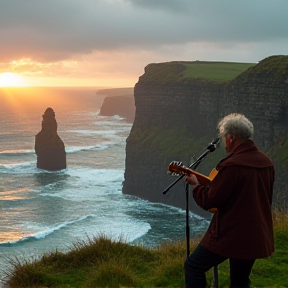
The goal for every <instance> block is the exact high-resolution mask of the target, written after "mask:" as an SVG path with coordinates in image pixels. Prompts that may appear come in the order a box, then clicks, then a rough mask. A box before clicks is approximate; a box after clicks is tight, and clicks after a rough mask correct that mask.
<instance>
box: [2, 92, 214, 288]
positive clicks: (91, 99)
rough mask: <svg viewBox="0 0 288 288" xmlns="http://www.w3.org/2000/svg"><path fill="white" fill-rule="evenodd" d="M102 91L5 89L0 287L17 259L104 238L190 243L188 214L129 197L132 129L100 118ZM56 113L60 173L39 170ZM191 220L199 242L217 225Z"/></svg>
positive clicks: (122, 122) (153, 243) (112, 118)
mask: <svg viewBox="0 0 288 288" xmlns="http://www.w3.org/2000/svg"><path fill="white" fill-rule="evenodd" d="M99 91H102V90H101V89H99V88H97V87H96V88H95V87H88V88H83V87H80V88H34V89H32V88H0V279H1V280H0V287H1V286H2V285H3V283H4V282H3V281H2V280H3V278H4V277H5V271H7V270H9V269H11V266H10V264H9V259H16V258H17V259H18V260H19V261H33V260H35V259H37V258H39V257H41V255H43V254H44V253H49V252H51V251H55V250H56V249H57V250H58V251H64V252H65V251H68V250H69V249H71V248H72V247H73V243H76V242H77V241H79V240H80V241H82V240H84V241H85V240H87V239H88V238H93V237H94V236H97V235H99V234H104V235H107V236H108V237H110V238H111V239H123V240H125V241H126V242H127V243H130V244H131V245H133V244H134V243H141V244H143V245H145V246H147V247H154V246H157V245H159V244H161V243H162V242H163V241H175V240H183V239H185V237H186V236H185V233H186V212H185V210H182V209H179V208H175V207H172V206H167V205H164V204H160V203H152V202H149V201H147V200H143V199H140V198H137V197H134V196H130V195H124V194H122V182H123V180H124V169H125V145H126V138H127V137H128V135H129V132H130V129H131V127H132V124H131V123H128V122H126V121H125V119H123V118H120V117H119V116H117V115H115V116H109V117H104V116H100V115H99V111H100V107H101V104H102V103H103V99H104V98H105V94H103V92H101V93H102V94H101V93H99ZM48 107H51V108H52V109H53V110H54V112H55V114H56V120H57V123H58V130H57V131H58V135H59V136H60V138H61V139H62V140H63V142H64V144H65V150H66V159H67V168H66V169H64V170H61V171H57V172H49V171H45V170H41V169H37V168H36V161H37V156H36V154H35V150H34V144H35V135H36V134H37V133H38V132H39V131H40V130H41V122H42V114H43V113H44V111H45V110H46V108H48ZM174 180H175V178H173V177H171V183H172V182H173V181H174ZM163 188H166V187H163ZM183 191H184V185H183ZM159 193H162V191H159ZM184 193H185V192H184ZM189 221H190V229H191V237H194V236H198V235H200V234H202V233H203V232H204V231H205V230H206V228H207V226H208V225H209V222H208V220H207V219H203V218H201V217H199V216H197V215H194V214H193V213H190V220H189ZM183 256H185V255H183Z"/></svg>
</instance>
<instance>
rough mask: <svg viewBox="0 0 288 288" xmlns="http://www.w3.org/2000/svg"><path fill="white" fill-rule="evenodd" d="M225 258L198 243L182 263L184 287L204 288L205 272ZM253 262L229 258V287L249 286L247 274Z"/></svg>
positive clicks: (244, 287)
mask: <svg viewBox="0 0 288 288" xmlns="http://www.w3.org/2000/svg"><path fill="white" fill-rule="evenodd" d="M227 259H228V258H227V257H223V256H220V255H218V254H215V253H213V252H211V251H209V250H207V249H205V248H204V247H202V246H201V245H198V246H197V247H196V249H195V250H194V252H193V253H192V254H191V255H190V256H189V257H188V258H187V259H186V261H185V264H184V268H185V281H186V287H187V288H205V287H206V275H205V273H206V272H207V271H209V270H210V269H211V268H212V267H214V266H217V265H219V264H220V263H222V262H224V261H225V260H227ZM254 262H255V260H243V259H234V258H229V263H230V287H231V288H246V287H247V288H248V287H251V286H250V279H249V276H250V273H251V269H252V267H253V265H254Z"/></svg>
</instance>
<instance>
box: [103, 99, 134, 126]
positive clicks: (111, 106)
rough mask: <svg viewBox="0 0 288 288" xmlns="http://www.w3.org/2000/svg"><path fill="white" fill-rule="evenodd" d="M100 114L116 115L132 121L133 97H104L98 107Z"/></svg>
mask: <svg viewBox="0 0 288 288" xmlns="http://www.w3.org/2000/svg"><path fill="white" fill-rule="evenodd" d="M100 115H102V116H113V115H118V116H120V117H123V118H125V119H126V121H127V122H133V120H134V116H135V105H134V98H132V97H125V96H114V97H113V96H112V97H106V98H105V99H104V101H103V104H102V106H101V109H100Z"/></svg>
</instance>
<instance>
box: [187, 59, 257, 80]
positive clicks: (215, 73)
mask: <svg viewBox="0 0 288 288" xmlns="http://www.w3.org/2000/svg"><path fill="white" fill-rule="evenodd" d="M255 65H256V64H252V63H234V62H200V61H196V62H194V63H193V64H185V67H186V71H185V73H184V77H187V78H200V79H207V80H210V81H212V82H215V83H221V82H226V81H230V80H233V79H234V78H236V77H237V76H238V75H240V74H241V73H242V72H244V71H246V70H247V69H248V68H250V67H252V66H255Z"/></svg>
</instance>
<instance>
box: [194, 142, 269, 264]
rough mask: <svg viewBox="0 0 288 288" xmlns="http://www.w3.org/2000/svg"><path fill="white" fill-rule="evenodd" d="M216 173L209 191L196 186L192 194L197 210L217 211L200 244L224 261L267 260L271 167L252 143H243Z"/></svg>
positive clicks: (220, 163) (222, 163)
mask: <svg viewBox="0 0 288 288" xmlns="http://www.w3.org/2000/svg"><path fill="white" fill-rule="evenodd" d="M216 169H217V170H218V171H219V172H218V174H217V176H216V177H215V178H214V180H213V181H212V183H211V185H210V187H203V186H200V185H198V186H196V187H195V189H194V190H193V197H194V199H195V201H196V203H197V204H198V205H199V206H200V207H202V208H203V209H205V210H208V209H211V208H217V209H218V210H217V212H216V213H215V214H214V216H213V219H212V221H211V223H210V226H209V228H208V230H207V232H206V234H205V235H204V237H203V239H202V240H201V242H200V244H201V245H202V246H203V247H205V248H206V249H209V250H210V251H212V252H214V253H217V254H220V255H222V256H224V257H228V258H238V259H257V258H263V257H267V256H270V255H271V254H272V253H273V252H274V239H273V223H272V213H271V204H272V194H273V183H274V167H273V163H272V162H271V160H270V159H269V158H268V157H267V156H266V155H265V154H264V153H262V152H261V151H260V150H258V148H257V147H256V146H255V144H254V142H253V141H252V140H246V141H245V142H243V143H241V144H240V145H239V146H238V147H237V148H236V149H235V151H234V152H232V153H231V154H230V155H229V156H227V157H226V158H224V159H222V160H221V161H220V162H219V164H218V165H217V167H216Z"/></svg>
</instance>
